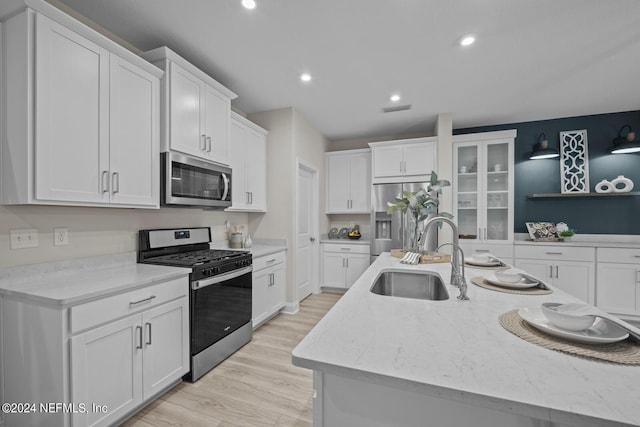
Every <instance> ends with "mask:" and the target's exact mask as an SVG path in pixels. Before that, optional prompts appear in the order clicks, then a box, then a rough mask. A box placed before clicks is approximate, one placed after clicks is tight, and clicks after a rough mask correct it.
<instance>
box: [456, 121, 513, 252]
mask: <svg viewBox="0 0 640 427" xmlns="http://www.w3.org/2000/svg"><path fill="white" fill-rule="evenodd" d="M515 136H516V131H515V130H509V131H499V132H485V133H476V134H466V135H455V136H454V137H453V194H454V199H453V200H454V202H453V203H454V205H453V214H454V219H455V221H456V222H457V224H458V233H459V238H460V241H461V242H462V243H478V242H481V243H511V242H513V172H514V171H513V163H514V161H513V156H514V154H513V145H514V139H515Z"/></svg>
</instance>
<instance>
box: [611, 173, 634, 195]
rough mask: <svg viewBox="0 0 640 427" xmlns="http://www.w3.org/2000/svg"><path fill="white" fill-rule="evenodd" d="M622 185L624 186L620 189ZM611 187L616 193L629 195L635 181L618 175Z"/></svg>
mask: <svg viewBox="0 0 640 427" xmlns="http://www.w3.org/2000/svg"><path fill="white" fill-rule="evenodd" d="M620 185H622V187H619V186H620ZM611 187H613V192H614V193H628V192H629V191H631V190H633V181H631V180H630V179H629V178H626V177H625V176H624V175H618V177H617V178H616V179H614V180H613V181H611Z"/></svg>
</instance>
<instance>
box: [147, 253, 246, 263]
mask: <svg viewBox="0 0 640 427" xmlns="http://www.w3.org/2000/svg"><path fill="white" fill-rule="evenodd" d="M246 253H247V252H246V251H229V250H224V249H207V250H201V251H192V252H180V253H176V254H171V255H163V256H158V257H153V258H149V259H148V261H149V262H153V263H163V264H167V265H177V266H184V267H195V266H198V265H201V264H205V263H209V262H215V261H222V260H225V259H231V258H236V257H240V256H243V255H244V254H246Z"/></svg>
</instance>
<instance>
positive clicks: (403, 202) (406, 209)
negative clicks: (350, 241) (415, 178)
mask: <svg viewBox="0 0 640 427" xmlns="http://www.w3.org/2000/svg"><path fill="white" fill-rule="evenodd" d="M450 185H451V183H450V182H449V181H447V180H446V179H438V174H436V173H435V172H434V171H432V172H431V180H430V181H429V183H428V184H427V188H426V189H425V188H421V189H420V190H418V191H405V192H403V193H402V197H396V198H395V202H394V203H392V202H387V206H388V208H387V213H388V214H389V215H391V214H392V213H394V212H396V211H400V212H402V213H403V214H405V215H407V217H408V219H409V222H410V226H411V227H413V229H412V234H411V237H410V240H411V241H410V242H409V248H410V249H413V250H415V249H417V248H418V243H419V242H420V239H421V238H422V233H421V231H420V225H421V224H422V222H423V221H424V220H426V219H427V218H428V217H429V215H431V214H435V213H438V215H439V216H443V217H446V218H449V219H451V218H453V215H451V214H450V213H447V212H438V205H439V203H440V202H439V201H438V197H437V195H438V194H441V193H442V187H448V186H450ZM434 193H435V194H434Z"/></svg>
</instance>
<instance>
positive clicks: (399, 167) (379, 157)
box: [373, 145, 403, 177]
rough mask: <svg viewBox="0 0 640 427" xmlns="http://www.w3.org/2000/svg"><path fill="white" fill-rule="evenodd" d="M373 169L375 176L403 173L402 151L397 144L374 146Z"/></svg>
mask: <svg viewBox="0 0 640 427" xmlns="http://www.w3.org/2000/svg"><path fill="white" fill-rule="evenodd" d="M373 150H374V152H375V154H374V155H373V159H374V160H373V171H374V176H375V177H390V176H399V175H402V173H403V163H402V162H403V153H402V149H401V148H400V147H397V146H393V145H390V146H384V147H375V148H374V149H373Z"/></svg>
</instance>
